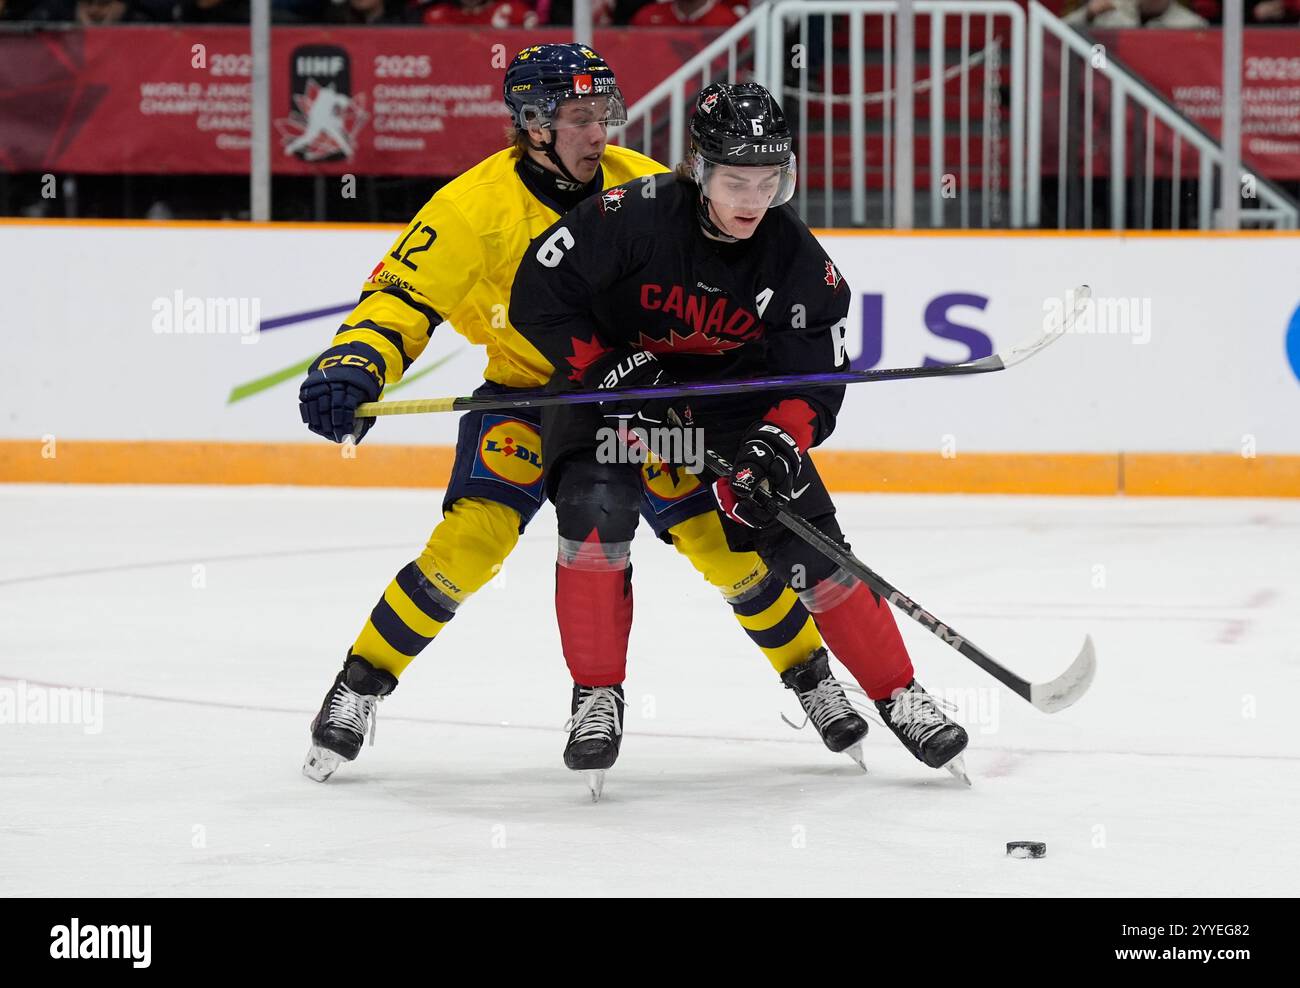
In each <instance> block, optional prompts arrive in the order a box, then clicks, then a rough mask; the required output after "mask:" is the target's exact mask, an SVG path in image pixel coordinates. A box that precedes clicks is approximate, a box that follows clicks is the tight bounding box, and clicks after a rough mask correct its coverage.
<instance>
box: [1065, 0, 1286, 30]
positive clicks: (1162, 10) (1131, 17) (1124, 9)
mask: <svg viewBox="0 0 1300 988" xmlns="http://www.w3.org/2000/svg"><path fill="white" fill-rule="evenodd" d="M1223 6H1224V5H1223V3H1222V0H1185V3H1179V2H1177V0H1083V2H1082V3H1080V4H1079V5H1078V6H1077V7H1075V8H1074V9H1073V10H1072V11H1071V12H1070V13H1069V14H1067V15H1066V17H1065V21H1066V23H1067V24H1073V25H1075V26H1076V27H1099V28H1107V27H1166V28H1168V27H1217V26H1219V25H1221V24H1222V23H1223ZM1241 6H1242V14H1243V16H1244V19H1245V23H1246V25H1247V26H1248V27H1272V26H1278V27H1285V26H1292V27H1294V26H1296V25H1300V0H1242V4H1241Z"/></svg>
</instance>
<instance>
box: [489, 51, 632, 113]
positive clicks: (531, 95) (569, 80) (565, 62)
mask: <svg viewBox="0 0 1300 988" xmlns="http://www.w3.org/2000/svg"><path fill="white" fill-rule="evenodd" d="M502 95H503V96H504V98H505V102H506V106H507V107H508V108H509V109H510V114H511V116H512V117H513V118H514V124H515V126H516V127H518V128H519V129H520V130H523V131H526V130H528V127H529V125H530V124H536V125H538V126H541V127H554V126H555V111H556V109H557V108H558V107H559V105H560V104H561V103H563V102H565V101H567V100H582V99H596V98H601V97H603V98H605V100H606V104H605V106H606V109H605V119H604V122H605V123H606V124H607V125H609V126H611V127H618V126H621V125H622V124H625V123H627V107H626V105H625V104H624V102H623V94H622V93H621V92H620V91H619V88H618V82H617V81H616V80H615V78H614V70H613V69H611V68H610V67H609V65H608V64H606V62H605V60H604V59H603V58H601V57H600V55H598V54H597V53H596V52H595V51H594V50H593V49H591V48H588V47H587V46H586V45H580V44H576V43H571V44H564V45H532V46H531V47H529V48H525V49H524V50H523V51H521V52H519V54H517V55H516V56H515V57H514V58H513V59H512V60H511V62H510V65H509V66H508V67H507V68H506V78H505V82H504V83H503V84H502Z"/></svg>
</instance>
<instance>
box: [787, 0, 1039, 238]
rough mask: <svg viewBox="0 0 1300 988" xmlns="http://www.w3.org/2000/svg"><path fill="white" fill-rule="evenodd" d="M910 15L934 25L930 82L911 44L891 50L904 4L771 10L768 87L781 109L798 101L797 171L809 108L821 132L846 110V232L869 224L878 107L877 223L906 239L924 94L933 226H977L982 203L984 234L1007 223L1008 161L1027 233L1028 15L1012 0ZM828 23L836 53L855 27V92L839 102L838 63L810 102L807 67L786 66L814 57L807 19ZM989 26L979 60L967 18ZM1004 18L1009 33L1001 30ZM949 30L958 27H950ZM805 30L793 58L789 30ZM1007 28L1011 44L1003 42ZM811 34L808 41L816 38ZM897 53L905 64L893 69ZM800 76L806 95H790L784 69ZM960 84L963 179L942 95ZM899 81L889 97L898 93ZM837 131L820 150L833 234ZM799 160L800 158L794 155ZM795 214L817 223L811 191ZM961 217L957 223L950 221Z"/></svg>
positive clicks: (883, 1) (942, 4)
mask: <svg viewBox="0 0 1300 988" xmlns="http://www.w3.org/2000/svg"><path fill="white" fill-rule="evenodd" d="M910 6H911V9H912V12H913V15H914V16H915V17H917V18H921V17H925V18H928V20H929V28H930V46H929V77H928V78H927V79H925V80H922V81H921V82H919V83H918V82H915V80H914V78H913V68H912V65H911V58H909V57H907V56H908V55H910V54H911V52H912V45H911V44H909V43H908V42H907V41H906V40H902V41H901V43H896V42H895V40H894V39H895V36H898V37H899V38H900V39H903V38H904V32H905V31H906V28H907V27H908V25H907V23H906V21H905V20H904V19H903V18H900V17H899V13H900V4H899V3H898V2H897V0H778V2H777V3H775V4H773V5H772V7H771V17H772V25H771V26H770V27H769V30H768V43H769V44H770V45H771V53H770V54H769V56H768V77H767V82H766V85H767V87H768V88H769V89H771V90H772V91H773V92H778V93H782V94H783V96H784V97H785V99H783V103H784V104H785V105H786V106H787V108H789V107H790V105H791V104H790V103H789V98H790V96H792V95H793V96H794V97H796V100H797V107H798V112H797V117H798V120H799V121H800V123H801V126H800V128H799V138H798V141H799V149H800V152H801V153H800V160H801V161H805V162H807V161H810V156H809V154H808V140H809V134H808V131H809V128H808V126H807V121H808V119H809V108H810V104H811V103H813V102H820V103H821V104H822V105H821V110H820V112H821V115H822V119H823V122H824V124H825V123H826V122H827V121H833V119H834V118H833V114H834V107H835V104H836V103H837V102H839V103H844V102H847V104H848V106H849V110H850V114H849V125H848V137H849V141H848V146H849V149H850V157H849V166H850V175H849V182H848V186H849V195H850V209H849V217H850V221H851V222H852V223H853V224H855V225H863V224H865V223H866V221H867V215H866V213H867V208H866V206H867V202H866V200H867V182H866V167H865V166H866V149H867V127H866V119H865V118H866V113H865V108H866V107H867V106H868V105H871V104H873V103H879V104H881V105H882V111H883V112H882V121H881V123H882V127H881V138H882V149H883V150H882V155H881V164H882V172H883V180H882V183H881V186H882V189H881V191H882V196H881V220H882V224H881V225H883V226H896V227H901V228H910V227H911V226H912V225H913V221H914V216H913V211H912V208H911V204H912V189H913V187H914V183H915V173H914V170H913V168H912V152H913V147H912V146H911V145H912V141H911V139H910V138H911V135H913V134H914V132H915V130H914V127H913V122H914V121H913V115H914V104H913V98H914V97H915V95H916V94H917V93H922V92H926V91H927V90H928V92H929V112H928V117H929V119H928V138H929V145H930V148H929V150H930V153H929V174H928V183H929V190H930V194H929V225H930V226H931V227H941V226H944V225H946V223H947V222H948V221H949V220H951V221H952V222H953V225H960V226H962V227H967V226H970V225H971V208H970V207H971V204H972V202H974V201H975V200H976V199H977V198H978V201H979V203H980V207H981V208H980V225H981V226H990V225H995V224H998V223H999V222H1000V221H1002V219H1003V215H1002V212H1003V211H1002V201H1001V197H1002V188H1001V185H1002V183H1001V168H1002V163H1003V160H1004V156H1005V160H1006V161H1007V163H1008V164H1009V170H1010V190H1009V195H1008V197H1007V198H1008V199H1009V201H1010V202H1009V204H1010V210H1009V212H1010V217H1009V219H1010V225H1011V226H1013V227H1018V226H1021V225H1023V215H1024V214H1023V200H1022V198H1021V192H1020V190H1023V188H1024V172H1023V169H1024V123H1023V121H1024V107H1025V61H1024V51H1025V16H1024V11H1023V9H1021V7H1020V6H1018V5H1017V4H1015V3H1012V2H1009V0H915V2H914V3H912V4H911V5H910ZM817 15H820V16H821V18H822V24H821V29H822V35H823V37H822V45H823V46H824V49H829V48H830V40H831V37H832V34H833V22H834V21H835V20H836V19H844V20H847V22H848V29H849V45H848V56H849V57H848V92H847V93H845V94H843V95H841V94H838V93H836V92H834V85H833V75H832V71H831V68H832V65H831V59H829V58H826V59H824V60H823V63H822V80H821V91H820V94H819V96H820V99H819V100H818V99H813V98H812V97H814V94H813V93H811V92H810V90H809V85H808V81H809V69H810V66H809V60H808V59H807V58H806V57H805V58H802V59H800V60H799V62H798V64H796V65H791V61H792V59H791V58H790V57H787V56H788V55H790V54H792V53H794V52H802V53H804V54H806V53H807V52H808V50H809V49H810V47H811V42H812V41H813V40H814V38H813V35H812V30H815V28H811V25H810V23H809V21H810V18H811V17H814V16H817ZM869 17H876V18H879V19H880V21H881V29H882V34H883V44H882V50H881V59H882V67H883V73H882V75H881V82H882V85H881V89H880V91H879V92H874V93H871V92H868V91H867V87H866V85H865V79H864V70H865V67H866V62H867V52H866V50H865V46H864V44H863V39H864V36H865V25H866V19H867V18H869ZM972 17H978V18H982V19H983V26H984V38H985V46H984V48H983V49H982V50H981V51H979V52H975V53H972V51H971V47H970V38H971V23H972V21H971V19H972ZM999 18H1005V19H1006V21H1005V22H999V21H998V19H999ZM949 19H951V20H949ZM796 20H797V21H798V27H797V29H796V31H795V33H794V35H793V37H794V38H795V39H797V40H795V42H794V44H795V45H800V46H802V47H801V48H798V49H795V48H792V47H787V46H789V45H790V39H789V37H787V34H788V31H787V28H788V22H790V21H796ZM953 21H958V22H959V23H960V25H961V27H960V42H959V48H958V51H957V58H956V60H955V62H953V64H951V65H949V64H948V51H947V48H946V37H947V31H946V26H947V24H948V23H952V22H953ZM999 24H1001V26H1002V30H1003V34H1009V37H1003V36H1001V35H998V34H997V33H995V28H996V27H998V26H999ZM810 28H811V30H810ZM895 48H897V50H898V57H897V58H895ZM1004 50H1005V52H1006V53H1007V55H1008V56H1009V58H1010V86H1009V89H1010V102H1011V106H1010V113H1009V118H1010V120H1009V122H1010V135H1009V139H1008V140H1007V141H1006V144H1005V151H1004V144H1003V141H1002V134H1001V129H1002V115H1003V108H1002V102H1001V79H1000V75H1001V73H1000V70H1001V64H1002V60H1003V58H1004V55H1003V52H1004ZM787 65H790V66H791V68H793V69H796V70H797V71H798V73H799V75H798V80H799V82H798V85H797V86H795V87H790V86H787V85H785V76H786V66H787ZM981 67H982V68H983V73H982V75H983V79H982V92H981V103H980V110H981V113H980V121H981V134H980V137H981V141H980V154H981V157H980V164H981V167H980V178H979V183H978V189H976V188H975V187H974V185H973V183H972V179H971V162H970V149H971V110H972V101H971V99H970V82H971V75H972V72H973V70H975V69H977V68H981ZM954 78H956V79H958V82H957V89H958V92H959V95H960V100H959V107H958V120H957V131H958V133H957V137H958V141H957V143H958V152H957V161H956V162H954V164H956V165H957V169H956V171H955V172H949V171H948V170H947V165H948V163H947V162H946V160H945V150H946V149H945V145H946V143H947V142H946V137H947V136H948V120H947V114H946V112H945V103H944V100H945V96H946V94H947V87H948V85H949V83H950V82H951V80H953V79H954ZM891 80H892V83H893V85H892V88H890V82H891ZM834 136H835V133H834V127H832V126H823V130H822V134H821V137H822V142H823V147H822V149H821V156H822V163H821V164H822V175H821V184H822V221H823V223H824V224H825V225H827V226H830V225H833V223H834V198H835V197H834V192H833V187H834V178H835V176H834V167H833V166H834V163H833V160H832V157H833V146H834V144H833V139H834ZM797 153H799V152H797ZM799 188H800V198H799V210H800V212H801V213H802V214H803V216H804V217H805V218H811V217H810V215H809V212H808V203H807V197H808V183H807V182H801V183H800V187H799ZM950 209H951V212H952V214H953V215H951V216H950V215H949V212H950Z"/></svg>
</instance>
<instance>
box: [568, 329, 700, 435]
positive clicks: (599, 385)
mask: <svg viewBox="0 0 1300 988" xmlns="http://www.w3.org/2000/svg"><path fill="white" fill-rule="evenodd" d="M582 381H583V384H584V385H585V386H586V387H588V388H591V389H593V390H597V391H603V390H606V389H610V388H657V387H663V386H665V385H669V384H672V383H673V379H672V378H671V377H670V376H669V375H668V373H667V372H666V371H665V370H664V369H663V367H662V365H661V364H660V363H659V360H658V358H657V357H655V355H654V354H653V353H651V352H650V351H649V350H629V349H618V350H614V351H613V352H611V353H607V354H605V356H603V357H601V358H600V359H599V360H597V361H595V362H594V363H593V364H592V365H591V366H590V367H588V368H587V372H586V373H585V374H584V375H583V378H582ZM600 410H601V414H603V415H604V416H605V421H606V423H607V424H608V425H609V427H610V428H611V429H615V430H619V431H620V432H621V430H631V429H644V430H649V429H656V428H665V427H672V426H675V427H679V428H689V427H690V426H691V425H692V423H693V418H692V416H691V409H690V406H688V405H686V404H684V403H683V401H682V399H680V398H652V399H650V400H648V401H647V400H646V399H644V398H631V399H619V400H614V401H602V402H601V403H600Z"/></svg>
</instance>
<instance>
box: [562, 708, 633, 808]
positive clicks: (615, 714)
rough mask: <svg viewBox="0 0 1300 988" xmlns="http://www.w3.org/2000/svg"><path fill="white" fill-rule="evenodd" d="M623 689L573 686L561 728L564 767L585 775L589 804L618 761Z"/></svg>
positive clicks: (598, 796) (598, 794)
mask: <svg viewBox="0 0 1300 988" xmlns="http://www.w3.org/2000/svg"><path fill="white" fill-rule="evenodd" d="M623 706H624V700H623V687H622V686H621V685H620V686H580V685H579V684H577V683H574V684H573V705H572V708H571V709H572V715H571V716H570V717H569V720H568V722H567V723H566V724H565V725H564V729H565V730H566V731H568V732H569V743H568V744H567V745H565V747H564V764H565V765H567V766H568V767H569V768H571V769H573V770H574V771H575V772H584V773H586V778H587V788H588V789H589V790H590V791H591V801H592V802H593V803H595V802H598V801H599V800H600V796H601V793H602V792H604V789H605V772H606V770H607V769H610V768H613V767H614V762H616V761H617V760H618V750H619V745H620V744H621V743H622V740H623V710H622V708H623Z"/></svg>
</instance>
